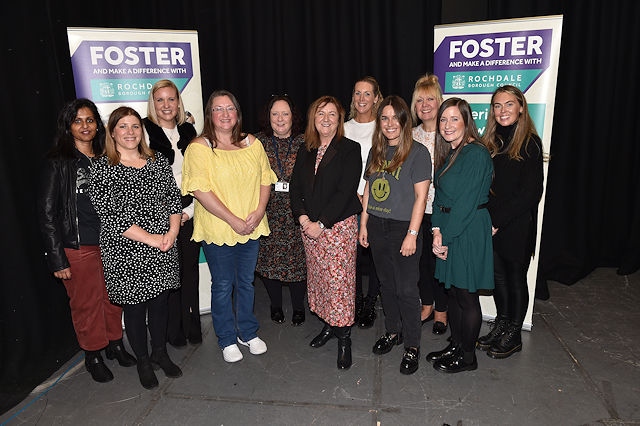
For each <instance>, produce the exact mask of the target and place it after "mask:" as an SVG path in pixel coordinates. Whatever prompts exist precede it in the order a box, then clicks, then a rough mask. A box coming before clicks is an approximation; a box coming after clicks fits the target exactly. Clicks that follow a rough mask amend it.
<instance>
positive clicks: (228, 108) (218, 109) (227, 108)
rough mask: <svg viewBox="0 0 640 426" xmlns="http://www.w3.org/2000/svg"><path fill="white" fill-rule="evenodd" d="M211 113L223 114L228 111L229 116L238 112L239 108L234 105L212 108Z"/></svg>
mask: <svg viewBox="0 0 640 426" xmlns="http://www.w3.org/2000/svg"><path fill="white" fill-rule="evenodd" d="M211 111H213V112H215V113H216V114H222V113H223V112H225V111H227V112H228V113H229V114H233V113H234V112H236V111H237V108H236V107H234V106H233V105H229V106H222V105H218V106H214V107H213V108H211Z"/></svg>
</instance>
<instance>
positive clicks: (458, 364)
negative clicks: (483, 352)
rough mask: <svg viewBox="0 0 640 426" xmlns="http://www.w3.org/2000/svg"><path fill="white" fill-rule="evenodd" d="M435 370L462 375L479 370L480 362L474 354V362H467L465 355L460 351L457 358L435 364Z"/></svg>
mask: <svg viewBox="0 0 640 426" xmlns="http://www.w3.org/2000/svg"><path fill="white" fill-rule="evenodd" d="M433 368H435V369H436V370H438V371H442V372H443V373H460V372H462V371H470V370H476V369H477V368H478V360H477V359H476V355H475V354H474V355H473V361H471V362H469V363H467V362H465V361H464V354H463V352H462V350H461V349H460V350H458V353H457V354H456V355H455V356H452V357H450V358H445V359H442V360H440V361H436V362H435V363H434V364H433Z"/></svg>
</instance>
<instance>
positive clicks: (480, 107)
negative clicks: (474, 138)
mask: <svg viewBox="0 0 640 426" xmlns="http://www.w3.org/2000/svg"><path fill="white" fill-rule="evenodd" d="M528 105H529V115H530V116H531V119H532V120H533V124H534V125H535V126H536V130H537V132H538V135H542V134H544V115H545V111H546V109H547V106H546V105H545V104H532V103H530V104H528ZM469 106H470V107H471V111H472V112H471V115H472V116H473V121H475V122H476V126H477V127H478V131H479V132H480V135H481V136H482V135H483V134H484V130H485V128H486V127H487V120H488V119H489V108H490V107H491V105H489V104H487V103H479V104H469Z"/></svg>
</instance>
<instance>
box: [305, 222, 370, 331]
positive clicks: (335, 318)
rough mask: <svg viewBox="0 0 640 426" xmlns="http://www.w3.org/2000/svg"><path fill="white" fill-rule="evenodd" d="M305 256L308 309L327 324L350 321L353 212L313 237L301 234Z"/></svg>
mask: <svg viewBox="0 0 640 426" xmlns="http://www.w3.org/2000/svg"><path fill="white" fill-rule="evenodd" d="M302 241H303V242H304V249H305V253H306V257H307V293H308V297H309V309H310V310H311V312H314V313H315V314H316V315H318V316H319V317H320V318H321V319H323V320H324V321H325V322H327V324H329V325H331V326H334V327H345V326H350V325H352V324H353V317H354V313H355V290H356V252H357V244H358V222H357V219H356V216H355V215H353V216H351V217H349V218H347V219H345V220H343V221H342V222H338V223H336V224H335V225H333V227H332V228H331V229H325V230H324V231H323V232H322V234H320V237H318V239H317V240H312V239H311V238H309V237H307V236H306V235H304V233H303V234H302Z"/></svg>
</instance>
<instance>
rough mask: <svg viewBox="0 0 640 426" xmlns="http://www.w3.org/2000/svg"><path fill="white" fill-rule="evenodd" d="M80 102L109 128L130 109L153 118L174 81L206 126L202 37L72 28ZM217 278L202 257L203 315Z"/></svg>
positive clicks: (193, 33)
mask: <svg viewBox="0 0 640 426" xmlns="http://www.w3.org/2000/svg"><path fill="white" fill-rule="evenodd" d="M67 37H68V39H69V52H70V53H71V66H72V69H73V79H74V82H75V89H76V97H78V98H88V99H91V100H92V101H93V102H94V103H95V104H96V105H97V107H98V110H99V111H100V115H101V116H102V119H103V120H104V121H105V122H106V121H107V119H108V118H109V114H111V112H112V111H113V110H115V109H116V108H118V107H120V106H122V105H127V106H130V107H131V108H133V109H135V110H136V111H138V113H139V114H140V116H141V117H143V118H144V117H146V116H147V101H148V99H149V92H150V91H151V88H152V87H153V85H154V83H155V82H156V81H158V80H162V79H169V80H171V81H173V82H174V83H175V85H176V86H177V87H178V90H179V91H180V96H181V97H182V102H183V103H184V107H185V108H186V110H187V111H189V112H190V113H191V114H192V115H193V117H194V119H195V124H194V125H195V128H196V132H197V133H198V134H199V133H200V131H201V130H202V125H203V123H204V115H203V110H202V108H203V107H202V84H201V77H200V52H199V48H198V33H197V31H184V30H153V29H130V28H74V27H69V28H67ZM210 286H211V275H210V272H209V269H208V267H207V264H206V262H205V260H204V256H203V255H202V252H201V255H200V311H201V312H209V311H210V308H211V289H210Z"/></svg>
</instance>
